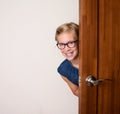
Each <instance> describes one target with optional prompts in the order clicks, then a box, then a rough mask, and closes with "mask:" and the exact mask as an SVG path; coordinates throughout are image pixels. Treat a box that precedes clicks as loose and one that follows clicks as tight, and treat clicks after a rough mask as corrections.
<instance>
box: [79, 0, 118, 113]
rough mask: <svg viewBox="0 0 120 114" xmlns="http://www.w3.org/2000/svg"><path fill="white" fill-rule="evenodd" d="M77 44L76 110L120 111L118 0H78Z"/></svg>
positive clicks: (83, 111)
mask: <svg viewBox="0 0 120 114" xmlns="http://www.w3.org/2000/svg"><path fill="white" fill-rule="evenodd" d="M79 47H80V76H81V81H80V97H79V114H120V97H119V96H120V0H80V46H79ZM89 75H92V76H94V77H95V78H96V80H99V79H108V80H104V81H103V82H102V83H101V84H99V85H97V86H92V87H91V86H87V84H86V78H87V77H88V76H89Z"/></svg>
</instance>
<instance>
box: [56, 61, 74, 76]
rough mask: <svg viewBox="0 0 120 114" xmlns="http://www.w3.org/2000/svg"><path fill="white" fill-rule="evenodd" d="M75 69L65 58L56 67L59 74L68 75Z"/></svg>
mask: <svg viewBox="0 0 120 114" xmlns="http://www.w3.org/2000/svg"><path fill="white" fill-rule="evenodd" d="M75 70H76V69H75V68H74V67H73V66H72V64H71V62H70V61H68V60H67V59H65V60H64V61H63V62H62V63H61V64H60V65H59V67H58V69H57V71H58V73H59V74H61V75H63V76H65V77H68V76H69V75H70V74H71V73H73V72H74V71H75Z"/></svg>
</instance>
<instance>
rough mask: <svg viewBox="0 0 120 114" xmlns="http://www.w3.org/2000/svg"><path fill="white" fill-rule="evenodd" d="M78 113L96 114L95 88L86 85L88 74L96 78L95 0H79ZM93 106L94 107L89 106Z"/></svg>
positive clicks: (96, 29) (96, 28)
mask: <svg viewBox="0 0 120 114" xmlns="http://www.w3.org/2000/svg"><path fill="white" fill-rule="evenodd" d="M80 4H81V5H80V11H81V12H80V15H81V16H80V20H81V21H80V40H79V41H80V76H81V83H80V91H81V94H80V102H79V106H80V108H79V112H80V114H90V112H91V114H96V109H97V108H96V106H97V102H96V99H97V92H96V91H97V88H96V87H92V88H91V87H88V86H87V85H86V82H85V79H86V77H87V76H89V75H94V76H95V77H96V78H97V42H98V41H97V36H98V34H97V31H98V27H97V26H98V25H97V20H98V19H97V12H98V11H97V10H96V9H97V5H98V3H97V0H92V1H91V0H81V1H80ZM91 107H94V108H91Z"/></svg>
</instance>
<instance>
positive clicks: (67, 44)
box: [56, 40, 78, 50]
mask: <svg viewBox="0 0 120 114" xmlns="http://www.w3.org/2000/svg"><path fill="white" fill-rule="evenodd" d="M77 42H78V40H75V41H69V42H67V43H57V44H56V46H57V47H58V48H59V49H60V50H63V49H64V48H65V46H67V47H69V48H73V47H75V43H77ZM71 43H73V45H72V46H70V44H71ZM60 44H61V45H62V46H63V48H61V47H60V46H59V45H60Z"/></svg>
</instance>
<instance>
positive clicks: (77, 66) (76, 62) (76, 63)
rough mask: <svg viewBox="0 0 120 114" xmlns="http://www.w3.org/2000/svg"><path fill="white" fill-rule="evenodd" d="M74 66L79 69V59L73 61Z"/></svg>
mask: <svg viewBox="0 0 120 114" xmlns="http://www.w3.org/2000/svg"><path fill="white" fill-rule="evenodd" d="M71 63H72V65H73V66H74V67H76V68H78V69H79V58H76V59H75V60H72V61H71Z"/></svg>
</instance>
